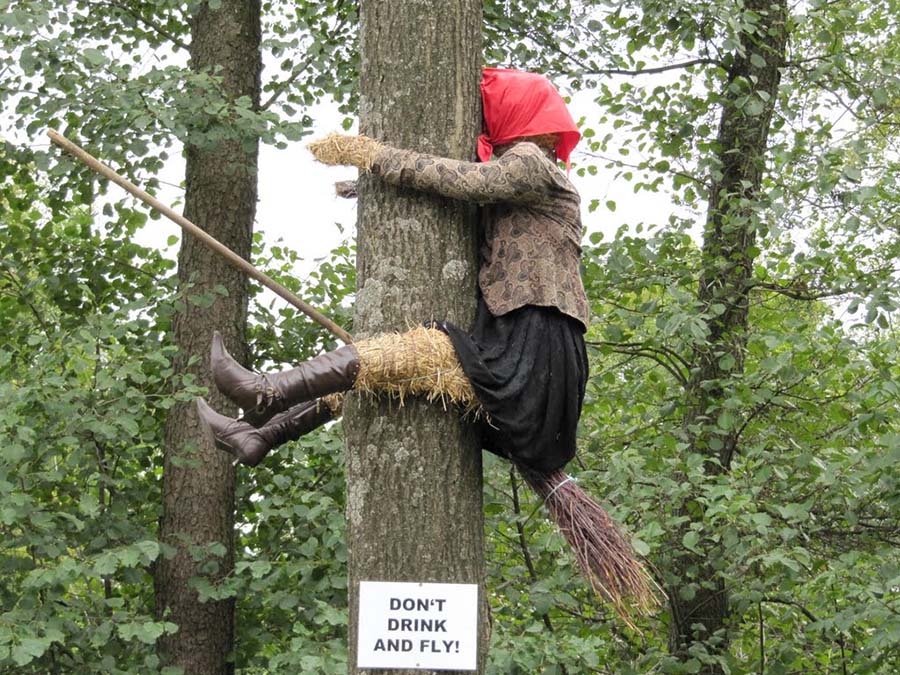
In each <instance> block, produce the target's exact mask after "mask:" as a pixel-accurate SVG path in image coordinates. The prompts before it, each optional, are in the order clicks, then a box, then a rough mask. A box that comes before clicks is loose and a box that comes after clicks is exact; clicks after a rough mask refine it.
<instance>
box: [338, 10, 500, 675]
mask: <svg viewBox="0 0 900 675" xmlns="http://www.w3.org/2000/svg"><path fill="white" fill-rule="evenodd" d="M360 19H361V27H360V31H361V33H360V38H361V55H362V62H361V72H360V86H361V104H360V121H361V130H362V132H363V133H365V134H368V135H371V136H373V137H375V138H377V139H379V140H382V141H384V142H387V143H389V144H391V145H394V146H396V147H401V148H410V149H415V150H419V151H423V152H431V153H435V154H440V155H444V156H448V157H454V158H460V159H469V160H472V159H474V151H475V140H476V137H477V135H478V133H479V131H480V97H479V89H478V84H479V81H480V65H481V33H480V31H481V3H480V2H477V1H476V0H452V1H448V0H420V1H419V2H403V1H401V0H390V1H385V0H363V1H362V2H361V7H360ZM475 215H476V212H475V209H474V208H473V207H471V206H469V205H466V204H461V203H458V202H453V201H450V200H446V199H442V198H439V197H433V196H429V195H425V194H421V193H414V192H410V191H406V190H399V189H395V188H393V187H389V186H385V185H383V184H381V183H379V182H378V181H377V180H376V179H373V178H371V177H364V178H363V180H361V183H360V200H359V218H358V234H357V255H358V269H359V277H358V278H359V293H358V296H357V302H356V309H355V317H354V331H355V334H356V335H357V336H364V335H371V334H374V333H379V332H385V331H391V330H400V331H402V330H404V329H406V328H408V327H409V326H411V325H414V324H418V323H420V322H422V321H425V320H428V319H432V318H435V319H448V320H450V321H453V322H455V323H457V324H458V325H463V326H468V325H471V323H472V321H473V319H474V310H475V304H476V272H477V248H476V218H475ZM344 425H345V432H346V439H347V480H348V498H347V517H348V543H349V551H350V561H349V583H350V620H351V628H350V665H349V672H350V673H357V672H360V671H358V670H357V668H356V635H357V629H358V626H357V610H358V594H359V582H360V581H362V580H378V581H411V582H445V583H476V584H479V598H480V600H481V608H482V609H481V611H480V612H479V615H480V616H479V635H480V638H481V640H480V642H481V645H480V649H479V661H480V662H481V663H483V661H484V651H485V650H484V646H485V644H486V639H485V638H486V631H487V625H486V624H487V622H486V609H485V607H486V603H485V601H484V593H483V585H482V583H483V576H484V541H483V537H484V532H483V530H484V525H483V513H482V501H481V489H482V483H481V455H480V449H479V445H478V444H477V442H476V438H475V435H474V434H473V433H472V430H471V428H470V427H469V426H468V425H467V424H466V423H465V422H463V421H461V420H460V418H459V416H458V414H457V413H456V411H455V410H453V409H449V410H444V409H442V407H441V406H440V405H435V404H428V403H426V402H424V401H420V400H407V401H406V404H405V405H404V406H402V407H401V406H399V405H398V403H397V402H389V401H375V400H368V399H365V398H360V397H357V396H349V397H348V402H347V407H346V414H345V423H344ZM365 672H366V673H379V672H383V671H380V670H378V671H372V670H366V671H365ZM390 672H391V673H392V674H393V673H406V672H409V673H417V674H418V673H423V672H429V671H423V670H415V671H406V670H403V671H399V670H391V671H390ZM441 672H442V673H444V672H450V671H441ZM479 672H481V669H479Z"/></svg>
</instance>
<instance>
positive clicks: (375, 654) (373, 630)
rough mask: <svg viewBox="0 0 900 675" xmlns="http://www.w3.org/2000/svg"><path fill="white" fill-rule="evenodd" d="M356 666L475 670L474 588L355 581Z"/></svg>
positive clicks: (476, 611) (452, 585) (475, 595)
mask: <svg viewBox="0 0 900 675" xmlns="http://www.w3.org/2000/svg"><path fill="white" fill-rule="evenodd" d="M356 652H357V661H356V666H357V667H358V668H412V669H414V668H420V669H430V670H476V668H477V655H478V586H477V585H476V584H424V583H422V584H417V583H400V582H393V581H361V582H360V583H359V631H358V635H357V645H356Z"/></svg>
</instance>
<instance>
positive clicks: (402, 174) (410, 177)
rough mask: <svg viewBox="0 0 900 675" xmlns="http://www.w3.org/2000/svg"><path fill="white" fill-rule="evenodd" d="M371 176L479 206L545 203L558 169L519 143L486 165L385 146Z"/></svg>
mask: <svg viewBox="0 0 900 675" xmlns="http://www.w3.org/2000/svg"><path fill="white" fill-rule="evenodd" d="M372 172H373V173H374V174H375V175H377V176H381V178H382V179H383V180H384V181H385V182H387V183H391V184H392V185H399V186H403V187H411V188H414V189H416V190H421V191H423V192H434V193H437V194H439V195H443V196H445V197H450V198H451V199H459V200H463V201H469V202H475V203H478V204H492V203H501V202H510V203H517V204H535V203H539V202H542V201H546V200H547V199H548V197H549V196H550V195H551V194H552V192H553V190H554V189H555V188H556V187H557V185H558V180H557V177H556V176H555V175H554V174H555V173H559V170H558V169H557V168H556V167H555V166H554V165H553V163H552V162H551V161H550V160H548V159H547V158H546V157H544V155H543V153H542V152H541V150H540V149H539V148H538V147H537V146H536V145H534V144H531V143H520V144H518V145H517V146H515V147H514V148H511V149H510V150H509V151H507V152H506V153H505V154H504V155H503V156H502V157H501V158H500V159H497V160H492V161H490V162H485V163H478V162H461V161H459V160H455V159H446V158H444V157H436V156H434V155H427V154H423V153H419V152H413V151H411V150H398V149H396V148H391V147H387V146H386V147H384V148H383V149H382V150H381V151H380V152H379V153H378V156H377V157H376V158H375V163H374V165H373V166H372ZM560 175H561V174H560Z"/></svg>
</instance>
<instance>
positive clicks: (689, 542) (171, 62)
mask: <svg viewBox="0 0 900 675" xmlns="http://www.w3.org/2000/svg"><path fill="white" fill-rule="evenodd" d="M251 4H252V3H251ZM223 7H224V8H225V9H227V8H228V7H229V3H227V2H220V1H215V0H210V1H209V2H203V3H198V2H191V3H183V2H176V1H175V0H165V1H163V2H155V3H143V2H128V1H113V0H108V1H107V0H103V1H98V2H77V1H76V2H66V3H57V2H44V1H42V0H34V1H30V2H17V1H5V2H0V31H2V32H0V39H2V41H3V50H2V52H0V99H2V102H3V124H4V134H5V135H6V138H7V142H5V143H4V146H3V148H2V154H0V176H2V184H0V249H2V267H0V316H2V320H3V333H2V336H0V570H2V575H0V671H3V672H17V673H55V672H78V673H91V672H96V673H138V672H156V671H161V672H167V673H171V674H174V673H175V672H179V669H178V668H177V667H173V666H168V665H167V664H166V663H164V662H162V661H161V654H162V656H163V660H165V653H164V650H163V652H159V651H158V650H157V645H158V643H160V641H165V640H172V639H177V638H176V636H177V635H178V624H177V623H176V622H175V621H174V620H172V617H171V616H161V615H159V613H158V612H157V611H156V609H155V606H156V605H155V602H156V599H155V592H156V590H155V587H154V576H156V577H157V579H158V578H159V576H158V572H159V566H160V564H161V561H163V560H166V559H167V557H168V556H172V555H173V551H172V548H171V546H170V544H169V543H164V542H163V539H162V538H161V537H160V532H159V526H158V523H159V521H160V518H161V513H162V512H161V508H162V507H161V504H162V502H163V494H162V493H163V475H162V474H163V466H164V463H163V459H162V458H163V447H164V445H165V435H166V430H165V426H166V418H167V414H168V412H169V411H170V410H172V409H173V408H175V407H176V406H178V405H181V404H183V403H185V402H188V401H190V400H191V399H192V398H193V397H194V396H197V395H203V394H205V391H206V390H205V387H204V386H203V383H202V382H198V380H197V378H196V377H194V376H193V375H192V374H191V373H190V372H189V371H185V370H182V369H180V368H179V367H178V350H179V347H178V345H177V344H176V341H175V340H174V338H173V332H174V327H173V325H174V322H175V320H176V319H175V317H176V316H178V315H179V313H184V312H191V311H193V310H194V309H196V310H197V311H201V310H205V309H209V308H211V307H215V306H216V303H217V302H219V301H220V300H221V299H222V297H224V296H226V295H227V294H228V289H226V288H224V287H222V288H220V287H215V286H213V287H208V286H203V287H202V288H199V289H198V288H194V287H192V286H191V285H190V284H189V283H181V284H179V283H178V279H177V276H176V263H175V261H174V260H172V259H171V256H169V255H167V254H165V253H163V252H161V251H160V250H159V249H158V248H154V247H151V246H147V245H146V243H147V240H146V239H142V238H141V237H142V235H141V234H140V233H141V232H142V230H144V229H146V228H153V229H154V230H155V231H158V230H160V229H161V228H163V227H166V228H168V225H167V224H163V223H161V222H160V221H152V222H148V216H147V213H146V212H145V211H144V210H143V209H142V208H140V207H138V206H136V205H135V204H134V203H132V202H131V201H130V200H127V199H124V198H122V197H121V196H120V195H118V194H117V193H114V192H113V191H110V192H108V193H107V191H106V186H105V185H104V184H103V183H100V182H98V181H97V180H96V179H95V178H94V177H92V176H90V175H88V174H87V173H86V172H85V171H83V170H81V169H79V168H78V167H76V166H75V165H74V163H73V162H72V161H70V160H67V159H65V158H63V157H60V156H59V155H58V154H57V153H55V152H53V151H51V150H50V149H49V148H48V147H47V145H46V143H45V142H44V141H43V133H44V130H45V129H46V128H47V127H48V126H53V127H56V128H59V129H60V130H61V131H63V132H64V133H66V134H68V135H70V136H71V137H73V138H74V139H76V140H80V141H82V142H84V143H85V144H86V145H87V147H89V149H91V150H92V151H93V152H94V153H95V154H97V155H98V156H101V157H103V158H104V159H106V160H108V161H110V162H111V163H113V164H114V165H115V166H117V167H120V168H121V169H122V171H123V172H125V173H127V174H128V175H130V176H132V177H133V178H134V179H135V181H136V182H139V183H141V184H144V185H148V186H150V187H151V188H153V189H158V190H161V189H162V188H163V186H161V185H160V184H159V183H158V181H157V180H156V179H155V178H154V176H157V175H158V174H159V172H160V171H161V170H162V169H163V167H164V166H166V163H167V162H168V161H169V159H170V158H171V157H173V156H177V155H180V154H181V153H182V152H183V151H184V148H187V147H190V148H205V147H210V146H215V145H216V144H217V143H221V142H229V143H237V144H238V145H237V147H245V146H246V144H247V143H251V144H252V143H255V142H256V141H257V140H261V141H262V142H263V143H267V144H271V145H273V146H275V147H283V146H285V145H286V144H296V143H297V142H298V141H300V140H301V139H302V138H303V137H304V136H305V135H306V134H307V133H308V132H309V130H310V129H311V128H312V126H313V124H314V122H315V120H313V119H312V118H311V117H310V114H309V111H310V110H314V109H315V108H314V107H313V106H315V104H316V103H317V102H318V101H321V100H329V99H331V98H335V99H336V100H337V101H338V102H339V106H340V112H341V114H342V115H343V116H345V117H346V118H347V120H348V122H349V123H352V119H353V116H354V114H355V110H356V105H357V102H358V101H357V92H356V78H357V69H358V59H357V44H356V23H357V20H358V15H357V10H358V7H357V5H356V3H354V2H349V1H348V2H341V1H338V2H327V3H317V2H263V3H261V6H260V8H259V9H260V17H261V35H262V40H261V46H262V50H263V52H264V54H265V56H264V61H265V63H266V68H265V69H264V70H263V74H262V80H261V83H260V93H261V96H260V97H259V100H254V99H253V97H240V96H238V97H235V96H233V95H231V93H230V92H229V91H227V88H226V87H225V86H224V85H223V82H224V81H225V79H226V73H223V72H222V71H221V69H216V68H215V67H209V68H197V67H196V64H195V67H190V66H189V65H188V64H187V61H186V59H185V53H186V52H188V51H190V48H191V47H192V45H191V44H189V40H190V39H191V29H192V27H193V28H194V29H195V30H196V21H197V19H196V17H198V16H209V15H214V14H215V13H216V12H220V11H225V10H224V9H223ZM483 9H484V31H483V37H484V45H483V59H484V62H485V64H488V65H505V66H511V67H520V68H524V69H529V70H538V71H542V72H545V73H547V74H548V75H550V76H551V77H552V78H553V79H554V80H555V81H556V82H557V83H558V84H559V85H560V86H561V87H562V88H563V89H564V90H565V91H568V92H571V93H572V94H573V95H574V96H575V97H576V99H577V100H578V101H579V110H580V111H581V116H582V117H583V118H582V120H581V124H582V130H583V134H584V141H583V145H582V146H581V153H580V154H579V155H577V156H576V161H577V163H576V166H575V168H574V169H573V172H574V173H576V175H577V176H578V180H579V189H580V190H581V192H582V198H583V199H584V202H585V205H586V207H587V209H588V212H589V213H591V214H603V217H604V221H606V222H620V223H622V225H621V227H618V228H617V229H613V228H611V229H608V230H607V229H606V228H604V232H600V231H593V232H592V233H591V234H590V235H589V236H587V237H586V240H585V242H584V280H585V286H586V289H587V291H588V295H589V299H590V301H591V305H592V310H593V316H594V323H593V325H592V327H591V330H590V332H589V335H588V339H589V341H590V344H591V359H592V378H591V381H590V383H589V391H588V398H587V401H586V405H585V411H584V415H583V417H582V428H581V451H580V454H579V457H578V460H577V462H576V464H575V465H574V466H573V467H572V469H573V473H575V474H576V475H577V476H578V480H579V482H580V483H581V485H582V486H583V487H584V488H585V489H586V490H587V491H589V492H590V493H591V494H593V495H594V496H596V497H598V498H599V499H601V500H602V501H603V503H604V504H605V505H606V506H607V508H609V510H610V511H611V513H612V514H613V515H614V516H615V517H616V518H617V519H618V520H619V521H620V522H622V523H624V524H625V526H626V528H627V529H628V531H629V532H631V533H632V534H633V536H634V545H635V547H636V549H637V550H638V552H639V553H641V554H642V555H644V556H646V558H647V560H648V561H649V562H650V563H651V564H652V566H653V568H654V570H655V573H656V575H657V579H658V581H659V583H660V584H661V586H662V587H663V588H664V589H665V590H666V592H667V593H668V602H667V603H665V605H664V607H663V609H662V610H661V611H660V612H659V613H658V614H657V615H655V616H654V617H652V618H649V619H647V620H645V621H643V622H641V624H640V626H639V628H640V630H639V631H633V630H630V629H628V628H626V627H623V626H622V625H621V624H620V623H619V622H617V621H616V619H615V618H614V617H612V616H611V615H610V613H609V612H608V610H607V609H606V608H604V607H603V606H602V605H598V604H597V602H596V601H595V599H594V598H593V597H592V596H591V594H590V593H589V592H588V590H587V589H586V588H585V586H584V583H583V582H582V580H581V579H580V577H579V576H578V575H577V574H576V573H575V571H574V569H573V566H572V562H571V558H570V556H569V553H568V552H567V551H566V550H565V548H564V546H563V544H562V541H561V539H560V537H559V535H558V534H557V533H556V532H555V531H554V529H553V527H552V526H551V525H550V524H549V523H548V522H546V520H545V519H544V517H543V513H542V512H541V510H540V505H539V504H538V503H537V502H536V501H535V500H534V499H533V497H532V496H531V495H529V494H528V493H526V492H524V491H523V490H522V489H521V486H520V483H519V480H518V478H517V477H516V475H515V474H514V473H513V472H511V471H510V470H509V469H508V466H507V465H505V464H502V463H500V462H498V461H494V460H493V459H491V458H486V471H485V476H486V484H485V494H484V497H485V513H486V518H487V522H486V536H487V542H488V550H487V560H488V568H487V569H488V580H487V587H488V591H489V598H490V602H491V608H492V615H493V622H492V627H493V634H492V640H491V648H490V652H489V657H488V659H489V660H488V665H487V671H486V672H491V673H516V672H521V673H548V674H551V673H591V672H597V673H616V674H617V675H619V674H627V673H649V672H664V673H699V672H703V673H751V672H759V673H804V674H806V673H881V674H885V675H887V674H889V673H895V672H898V671H900V553H898V548H897V545H898V541H900V523H898V518H897V514H898V509H900V491H898V481H897V470H896V466H897V464H898V461H900V366H898V358H897V356H898V328H897V323H896V322H897V308H898V294H900V285H898V276H897V273H898V269H897V268H898V262H897V260H898V253H900V250H898V249H900V190H898V185H897V169H898V164H900V155H898V135H900V40H898V38H897V23H898V17H900V6H898V4H897V2H895V1H894V0H878V1H876V2H854V1H853V0H834V1H823V0H817V1H814V2H798V3H795V4H791V5H787V4H785V3H783V2H768V1H766V2H763V1H760V0H757V1H750V0H747V1H746V2H736V1H734V0H709V1H704V2H680V1H676V2H657V1H655V0H629V1H626V2H615V3H612V2H592V1H584V2H575V1H572V2H561V3H547V2H539V1H536V0H523V1H522V2H516V3H507V2H499V1H496V2H495V1H490V0H489V1H488V2H485V3H484V8H483ZM191 16H194V17H195V18H194V19H193V23H192V20H191V19H190V18H189V17H191ZM772 55H774V57H776V58H774V60H772V59H770V58H769V57H770V56H772ZM734 120H738V121H737V122H735V121H734ZM735 131H736V132H737V133H732V132H735ZM241 144H244V146H242V145H241ZM741 171H743V172H744V173H742V174H740V176H739V179H738V180H737V182H736V183H734V184H730V186H729V187H728V189H727V190H724V189H723V186H726V185H729V184H728V181H729V180H730V178H731V177H732V176H733V175H737V174H733V172H738V173H740V172H741ZM179 180H180V179H175V181H174V182H178V181H179ZM300 192H301V190H299V189H298V194H299V193H300ZM624 194H631V195H636V196H637V198H638V199H641V200H647V199H650V198H651V197H652V199H653V201H652V204H654V205H655V206H654V208H653V209H646V208H645V209H641V210H633V209H629V210H628V212H627V214H626V215H624V216H623V215H622V212H621V211H617V208H618V206H617V203H616V202H617V201H620V200H617V195H624ZM301 199H302V197H301ZM621 201H625V200H624V199H622V200H621ZM722 204H728V208H725V207H723V206H722ZM656 205H662V206H661V207H660V206H656ZM296 208H297V209H298V210H299V209H302V208H303V205H302V204H300V203H298V204H297V205H296ZM722 214H725V217H724V218H723V217H722ZM594 217H596V216H594ZM345 225H347V227H346V230H345V231H346V234H347V239H346V241H344V242H343V243H339V244H338V245H336V246H335V248H334V250H333V251H332V252H331V254H330V255H329V256H328V258H327V259H326V260H323V261H321V262H320V263H319V264H316V265H315V266H314V267H310V266H309V264H308V261H307V262H306V263H303V262H301V259H302V257H303V256H304V253H303V252H302V251H297V250H294V249H292V248H291V247H290V246H287V245H284V244H281V243H277V242H276V243H273V242H272V241H270V240H268V238H267V237H265V236H263V234H261V233H260V232H256V233H254V234H253V237H252V259H253V260H254V262H255V264H257V265H258V266H259V267H261V268H262V269H264V270H266V271H267V272H268V273H269V274H270V275H272V276H273V277H275V278H277V279H278V280H279V281H281V282H282V283H284V284H285V285H286V286H288V287H290V288H293V289H295V290H296V291H298V292H299V293H300V294H301V295H302V296H303V297H305V298H307V299H308V300H310V301H311V302H313V304H316V305H318V306H320V307H322V308H323V309H324V310H325V311H326V312H328V313H330V314H331V315H332V316H334V317H335V318H336V319H337V320H339V321H340V322H341V323H342V324H343V325H345V326H347V327H348V328H352V326H351V318H350V317H351V309H350V306H351V302H352V297H353V292H354V290H355V279H356V277H355V269H354V244H353V233H352V228H351V227H350V223H345ZM142 241H143V242H144V244H141V243H139V242H142ZM174 243H175V240H172V241H170V242H168V244H169V245H172V244H174ZM303 264H305V265H307V267H306V269H312V271H311V272H310V273H309V274H308V275H304V276H303V278H302V279H298V277H297V276H296V269H297V268H298V266H300V265H303ZM250 293H251V303H250V309H249V317H248V319H249V321H248V325H249V328H248V331H247V341H248V343H249V345H250V358H251V360H252V362H253V363H255V364H257V365H263V364H266V365H271V364H281V363H292V362H297V361H298V360H301V359H303V358H305V357H308V356H310V355H312V354H315V353H317V352H318V351H320V350H321V349H322V348H325V347H329V346H331V345H332V343H331V341H330V338H329V337H328V336H327V335H324V334H323V333H322V331H321V330H320V329H318V328H316V327H314V326H311V325H310V324H309V322H308V321H306V320H305V319H304V318H303V317H301V316H298V315H297V313H296V312H294V311H293V310H291V309H289V308H285V307H283V305H282V304H281V303H280V302H272V301H271V299H270V298H269V297H268V296H266V295H264V294H262V293H261V291H260V289H258V288H255V287H253V286H251V287H250ZM174 461H175V463H176V464H178V463H179V462H180V463H181V465H183V466H185V467H187V468H188V469H190V468H191V463H192V462H196V461H197V460H196V459H191V458H190V457H187V458H185V457H176V458H175V459H174ZM167 470H168V465H167ZM236 490H237V493H236V504H237V508H236V512H235V528H236V529H235V532H236V534H235V539H234V542H233V546H232V545H231V542H228V545H226V543H223V542H221V541H214V542H207V543H202V544H201V543H197V542H182V544H183V545H184V546H185V547H186V550H187V551H188V552H189V555H190V556H191V557H192V558H193V560H194V561H195V562H196V563H197V568H196V569H197V573H196V574H195V575H194V576H192V578H191V579H190V580H189V587H190V589H191V591H192V592H195V593H196V594H197V598H198V599H199V601H201V602H222V601H226V602H234V603H235V607H236V617H237V618H236V620H235V638H234V644H235V648H234V652H233V655H230V656H229V657H228V658H229V660H231V659H233V663H234V668H235V669H236V670H237V671H239V672H243V673H263V672H309V673H339V672H345V670H346V668H347V666H346V658H347V645H346V634H347V612H346V605H347V588H346V585H347V582H346V549H345V544H344V528H345V523H344V515H343V507H344V500H345V485H344V472H343V441H342V438H341V429H340V425H336V426H333V427H331V428H329V429H326V430H323V431H321V432H319V433H317V434H315V435H312V436H309V437H306V438H304V439H302V440H301V441H299V442H297V443H294V444H292V445H290V446H287V447H285V448H283V449H281V450H280V451H279V452H278V453H277V455H275V456H273V458H272V461H271V462H268V463H267V465H266V466H264V467H262V468H260V469H258V470H256V471H254V472H241V473H240V476H239V480H238V481H237V484H236ZM226 562H227V563H229V564H226ZM231 563H233V565H232V564H231ZM223 570H224V573H222V572H223ZM686 616H688V617H694V619H696V620H686V619H685V617H686ZM701 616H702V617H703V618H702V620H701V619H700V618H698V617H701ZM688 633H690V634H691V635H690V638H687V637H686V635H687V634H688Z"/></svg>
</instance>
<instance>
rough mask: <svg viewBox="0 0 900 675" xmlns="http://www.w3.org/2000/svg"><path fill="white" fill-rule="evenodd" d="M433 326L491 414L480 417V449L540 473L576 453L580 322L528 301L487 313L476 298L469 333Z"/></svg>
mask: <svg viewBox="0 0 900 675" xmlns="http://www.w3.org/2000/svg"><path fill="white" fill-rule="evenodd" d="M433 325H434V326H435V327H436V328H439V329H441V330H443V331H444V332H446V333H447V335H448V336H449V337H450V340H451V341H452V342H453V346H454V347H455V349H456V353H457V355H458V356H459V360H460V363H461V364H462V368H463V370H464V371H465V373H466V376H467V377H468V378H469V380H471V382H472V386H473V387H474V389H475V394H476V395H477V396H478V400H479V401H480V402H481V405H482V406H483V408H484V410H485V411H486V412H487V413H488V415H489V416H490V424H487V423H484V422H481V423H480V426H481V430H482V437H483V443H484V447H485V449H486V450H489V451H491V452H493V453H495V454H497V455H500V456H501V457H505V458H507V459H509V460H511V461H513V462H516V463H517V464H523V465H525V466H526V467H527V468H530V469H534V470H537V471H542V472H550V471H554V470H556V469H559V468H562V467H563V466H564V465H565V464H566V463H567V462H569V461H570V460H571V459H572V458H573V457H574V456H575V434H576V430H577V427H578V418H579V417H580V416H581V405H582V403H583V402H584V388H585V384H586V382H587V376H588V362H587V353H586V351H585V346H584V328H583V327H582V325H581V323H580V322H579V321H577V320H576V319H573V318H572V317H569V316H566V315H565V314H563V313H562V312H560V311H559V310H557V309H555V308H552V307H536V306H532V305H529V306H526V307H522V308H520V309H517V310H515V311H512V312H509V313H508V314H504V315H503V316H493V315H492V314H491V313H490V311H489V310H488V308H487V306H486V305H485V304H484V301H483V300H481V301H479V305H478V314H477V317H476V319H475V327H474V328H473V329H472V332H471V333H468V332H466V331H463V330H461V329H460V328H458V327H457V326H454V325H453V324H451V323H449V322H445V321H444V322H436V323H435V324H433Z"/></svg>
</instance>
